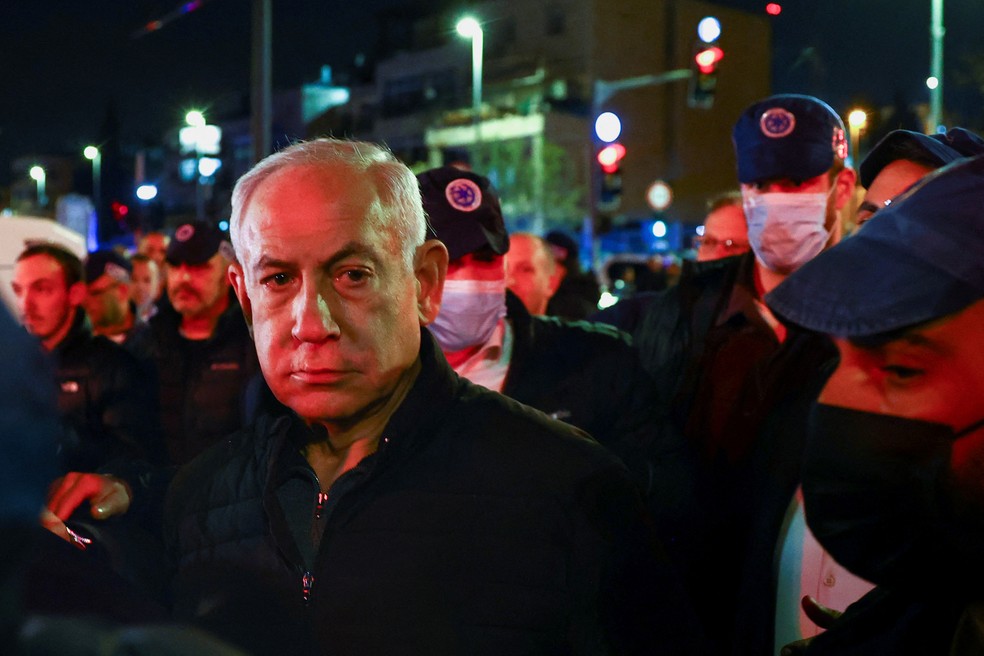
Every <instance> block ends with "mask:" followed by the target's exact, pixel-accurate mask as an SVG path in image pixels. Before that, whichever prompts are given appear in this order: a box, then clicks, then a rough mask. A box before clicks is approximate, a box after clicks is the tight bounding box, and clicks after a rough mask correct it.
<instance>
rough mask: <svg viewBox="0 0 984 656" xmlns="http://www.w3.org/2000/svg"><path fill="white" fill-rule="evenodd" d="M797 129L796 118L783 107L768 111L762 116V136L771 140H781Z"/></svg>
mask: <svg viewBox="0 0 984 656" xmlns="http://www.w3.org/2000/svg"><path fill="white" fill-rule="evenodd" d="M795 127H796V117H795V116H793V113H792V112H790V111H789V110H788V109H785V108H783V107H773V108H772V109H767V110H765V113H763V114H762V118H760V119H759V128H760V129H761V130H762V134H764V135H765V136H767V137H769V138H770V139H781V138H782V137H785V136H787V135H788V134H789V133H790V132H792V131H793V128H795Z"/></svg>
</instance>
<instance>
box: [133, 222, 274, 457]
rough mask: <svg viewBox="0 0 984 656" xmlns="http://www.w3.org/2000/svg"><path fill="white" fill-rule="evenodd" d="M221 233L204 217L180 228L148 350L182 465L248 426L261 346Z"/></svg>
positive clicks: (172, 448)
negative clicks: (247, 405) (248, 393)
mask: <svg viewBox="0 0 984 656" xmlns="http://www.w3.org/2000/svg"><path fill="white" fill-rule="evenodd" d="M234 259H235V258H234V255H233V253H232V246H231V245H230V244H229V242H228V241H227V240H226V239H225V237H224V235H223V233H222V232H221V231H220V230H219V229H218V228H216V227H215V226H213V225H211V224H209V223H206V222H198V221H196V222H191V223H186V224H183V225H181V226H179V227H178V228H177V230H175V233H174V238H173V239H172V240H171V242H170V244H169V245H168V247H167V264H168V266H167V293H168V298H169V299H170V307H167V306H165V307H163V308H161V310H160V311H159V312H158V313H157V314H156V315H155V316H154V317H153V318H152V319H151V320H150V331H149V339H150V343H149V344H148V345H147V350H148V351H149V352H150V353H151V354H152V357H153V360H154V362H155V364H156V366H157V372H158V378H159V384H160V405H161V420H162V424H163V427H164V441H165V445H166V447H167V451H168V455H169V459H170V462H171V463H172V464H175V465H180V464H183V463H185V462H188V461H189V460H191V459H192V458H193V457H194V456H196V455H197V454H198V453H200V452H201V451H202V450H204V449H205V448H206V447H208V446H210V445H211V444H213V443H214V442H216V441H217V440H219V439H221V438H222V437H224V436H226V435H228V434H229V433H231V432H232V431H235V430H236V429H238V428H239V427H240V426H241V425H242V420H243V406H242V396H243V389H244V387H245V384H246V381H248V380H249V378H250V376H252V375H253V374H254V373H256V372H257V371H258V365H257V362H256V352H255V350H254V348H253V343H252V341H251V340H250V338H249V332H248V331H247V330H246V324H245V323H244V321H243V317H242V310H241V309H240V307H239V303H238V302H237V301H236V298H235V296H234V295H233V294H232V292H231V290H230V288H229V281H228V278H227V277H226V271H227V269H228V268H229V264H230V263H231V262H232V261H233V260H234Z"/></svg>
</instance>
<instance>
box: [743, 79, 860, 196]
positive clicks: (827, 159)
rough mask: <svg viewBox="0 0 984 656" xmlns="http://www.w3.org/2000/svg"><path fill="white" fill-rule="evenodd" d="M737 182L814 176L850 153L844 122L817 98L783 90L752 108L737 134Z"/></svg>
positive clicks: (747, 182)
mask: <svg viewBox="0 0 984 656" xmlns="http://www.w3.org/2000/svg"><path fill="white" fill-rule="evenodd" d="M732 141H733V142H734V146H735V155H736V157H737V158H738V180H739V181H740V182H743V183H745V184H751V183H753V182H759V181H762V180H772V179H776V178H788V179H790V180H809V179H810V178H815V177H817V176H818V175H820V174H821V173H824V172H825V171H828V170H830V167H831V166H833V164H834V156H835V155H836V156H837V157H840V158H841V159H845V158H846V157H847V137H846V135H845V132H844V122H843V121H841V118H840V116H838V115H837V112H835V111H834V110H833V109H831V108H830V105H828V104H827V103H825V102H823V101H822V100H820V99H818V98H814V97H813V96H802V95H798V94H792V93H787V94H780V95H777V96H770V97H768V98H766V99H765V100H760V101H759V102H757V103H755V104H753V105H751V106H750V107H748V108H747V109H746V110H745V111H744V112H742V114H741V116H740V117H738V122H737V123H735V128H734V131H733V132H732Z"/></svg>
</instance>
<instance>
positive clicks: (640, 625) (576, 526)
mask: <svg viewBox="0 0 984 656" xmlns="http://www.w3.org/2000/svg"><path fill="white" fill-rule="evenodd" d="M232 237H233V242H234V244H235V247H236V251H237V255H238V257H239V261H238V263H236V264H234V265H233V267H232V268H231V270H230V278H231V281H232V284H233V288H234V289H235V291H236V294H237V296H238V298H239V300H240V303H241V305H242V307H243V311H244V313H245V315H246V318H247V322H248V323H249V325H250V329H251V332H252V335H253V338H254V341H255V343H256V346H257V353H258V356H259V361H260V365H261V368H262V371H263V376H264V378H265V380H266V383H267V384H268V385H269V388H270V390H271V391H272V392H273V394H274V395H275V396H276V398H277V399H278V400H279V401H280V402H281V403H282V404H283V405H284V406H285V408H286V409H285V410H284V411H283V412H281V413H279V414H265V415H263V416H261V417H260V418H258V420H257V421H256V422H255V423H254V424H253V425H252V426H250V427H248V428H247V429H245V430H243V431H241V432H239V433H238V434H236V435H234V436H233V437H232V438H231V439H229V440H228V441H225V442H223V443H221V444H218V445H216V446H215V447H213V448H212V449H210V450H209V451H207V452H206V453H205V454H203V455H202V456H201V457H199V458H198V459H196V460H195V461H194V462H193V463H191V464H190V465H189V466H188V467H186V468H185V469H183V470H182V472H180V473H179V475H178V477H177V478H176V479H175V481H174V483H173V485H172V487H171V491H170V493H169V499H168V507H167V515H166V519H167V521H166V527H165V531H166V535H167V537H168V540H169V544H170V549H171V552H172V555H173V556H174V559H175V561H174V562H175V563H176V564H177V566H178V573H177V574H178V576H177V580H176V586H175V598H176V604H177V608H176V611H177V613H178V614H179V616H190V617H193V618H195V619H197V620H198V621H199V622H201V623H203V624H204V625H206V626H209V627H211V628H212V629H214V630H215V631H216V632H217V633H219V635H222V636H224V637H227V638H228V639H229V640H232V641H235V642H237V643H239V644H245V645H248V646H249V648H250V649H251V650H253V651H254V652H257V653H296V651H300V652H302V653H310V652H311V651H315V652H316V653H332V654H384V653H401V654H485V653H487V654H502V653H543V654H546V653H571V654H608V653H625V654H629V653H638V654H652V653H690V652H692V651H695V650H696V649H697V648H698V645H699V637H698V636H697V635H696V629H695V626H694V624H693V620H692V617H691V616H690V614H689V612H688V607H687V602H686V600H685V599H683V598H681V597H680V596H679V595H678V588H677V586H676V583H675V581H674V577H673V575H672V574H671V573H670V570H669V567H668V566H667V564H666V562H665V561H664V560H663V559H662V557H661V556H659V555H658V553H657V552H658V547H657V545H656V543H655V542H654V539H653V536H652V535H651V533H650V528H649V525H648V524H647V523H646V522H645V519H644V517H645V515H644V511H643V508H642V505H641V500H640V498H639V497H638V495H637V492H636V491H635V488H634V487H633V485H632V483H631V481H630V479H629V476H628V473H627V472H626V470H625V468H624V467H623V466H622V465H621V463H619V462H618V461H617V460H616V459H615V458H614V457H612V456H611V455H609V454H608V453H606V452H605V450H604V449H602V448H601V447H599V446H598V445H597V444H595V443H594V442H593V441H592V440H590V439H588V438H587V437H586V436H585V435H584V434H583V433H581V432H580V431H577V430H576V429H573V428H570V427H568V426H565V425H564V424H562V423H560V422H555V421H552V420H551V419H549V418H548V417H546V416H545V415H543V414H542V413H539V412H536V411H534V410H532V409H529V408H527V407H525V406H522V405H520V404H517V403H515V402H514V401H511V400H509V399H506V398H504V397H502V396H500V395H498V394H494V393H492V392H489V391H488V390H485V389H483V388H481V387H478V386H475V385H472V384H470V383H468V382H467V381H465V380H462V379H460V378H458V377H456V376H455V375H454V374H453V373H452V371H451V370H450V368H449V367H448V365H447V363H446V361H445V360H444V357H443V355H442V354H441V352H440V349H438V348H437V346H436V345H435V343H434V341H433V339H432V338H431V336H430V335H429V333H428V332H427V331H426V330H423V329H422V327H423V326H425V325H427V324H429V323H431V322H432V321H433V319H434V317H435V315H436V314H437V312H438V310H439V308H440V303H441V288H442V284H443V282H444V277H445V270H446V266H447V251H446V249H445V247H444V245H443V244H441V243H440V242H439V241H436V240H429V241H425V221H424V214H423V210H422V208H421V205H420V199H419V192H418V191H417V183H416V180H415V179H414V177H413V174H412V173H411V172H410V170H409V169H408V168H407V167H406V166H404V165H403V164H401V163H399V162H398V161H397V160H396V159H395V158H394V157H393V156H392V155H391V154H390V153H388V152H387V151H385V150H383V149H381V148H380V147H378V146H374V145H372V144H367V143H358V142H343V141H335V140H329V139H322V140H317V141H313V142H309V143H302V144H296V145H294V146H291V147H290V148H287V149H285V150H283V151H280V152H279V153H277V154H275V155H272V156H270V157H268V158H267V159H265V160H263V161H262V162H261V163H260V164H258V165H257V166H256V167H255V168H254V169H253V170H252V171H251V172H249V173H247V174H246V175H245V176H244V177H243V178H242V179H240V181H239V182H238V183H237V185H236V188H235V190H234V192H233V212H232ZM654 547H657V549H656V551H654ZM295 650H296V651H295Z"/></svg>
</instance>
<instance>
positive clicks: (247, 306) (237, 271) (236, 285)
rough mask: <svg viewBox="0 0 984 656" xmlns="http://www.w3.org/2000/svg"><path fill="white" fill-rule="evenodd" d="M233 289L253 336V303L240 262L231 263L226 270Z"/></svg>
mask: <svg viewBox="0 0 984 656" xmlns="http://www.w3.org/2000/svg"><path fill="white" fill-rule="evenodd" d="M226 276H227V277H228V278H229V284H230V285H232V291H233V292H235V294H236V298H237V299H239V307H241V308H242V309H243V318H244V319H246V327H247V328H249V334H250V337H252V336H253V305H252V303H250V300H249V294H247V293H246V276H245V275H244V274H243V267H242V266H240V264H239V263H238V262H233V263H232V264H230V265H229V270H228V271H227V272H226Z"/></svg>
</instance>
